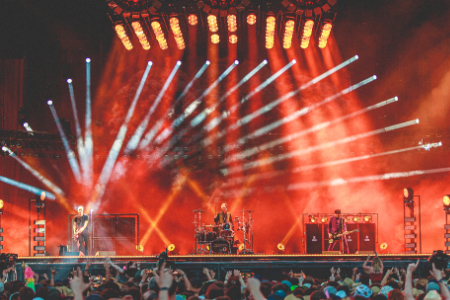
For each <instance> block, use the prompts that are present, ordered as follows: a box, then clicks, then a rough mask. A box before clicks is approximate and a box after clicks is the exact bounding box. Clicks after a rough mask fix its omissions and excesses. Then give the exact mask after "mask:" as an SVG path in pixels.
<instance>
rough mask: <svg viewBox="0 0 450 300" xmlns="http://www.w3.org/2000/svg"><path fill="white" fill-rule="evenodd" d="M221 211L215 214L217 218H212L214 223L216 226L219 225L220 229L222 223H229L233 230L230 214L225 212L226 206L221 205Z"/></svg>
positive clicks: (224, 204)
mask: <svg viewBox="0 0 450 300" xmlns="http://www.w3.org/2000/svg"><path fill="white" fill-rule="evenodd" d="M220 208H221V209H222V211H221V212H220V213H218V214H217V216H216V217H215V218H214V222H216V225H219V226H220V227H221V226H223V224H224V223H230V225H231V228H232V229H234V225H233V218H232V217H231V213H230V212H227V204H226V203H222V205H221V206H220Z"/></svg>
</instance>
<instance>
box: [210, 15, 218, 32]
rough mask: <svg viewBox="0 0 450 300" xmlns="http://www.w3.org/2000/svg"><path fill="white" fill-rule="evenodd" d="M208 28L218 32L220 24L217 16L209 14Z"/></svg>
mask: <svg viewBox="0 0 450 300" xmlns="http://www.w3.org/2000/svg"><path fill="white" fill-rule="evenodd" d="M208 28H209V31H211V32H217V31H218V30H219V26H218V25H217V17H216V16H213V15H209V16H208Z"/></svg>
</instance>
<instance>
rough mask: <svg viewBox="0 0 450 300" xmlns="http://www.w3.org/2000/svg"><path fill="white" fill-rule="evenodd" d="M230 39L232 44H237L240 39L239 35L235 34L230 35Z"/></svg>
mask: <svg viewBox="0 0 450 300" xmlns="http://www.w3.org/2000/svg"><path fill="white" fill-rule="evenodd" d="M228 40H229V41H230V43H231V44H236V43H237V41H238V37H237V35H235V34H232V35H230V37H229V38H228Z"/></svg>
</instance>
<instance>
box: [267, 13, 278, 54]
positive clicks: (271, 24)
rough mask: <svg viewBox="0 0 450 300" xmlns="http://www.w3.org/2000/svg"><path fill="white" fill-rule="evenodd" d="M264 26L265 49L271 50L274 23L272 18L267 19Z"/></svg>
mask: <svg viewBox="0 0 450 300" xmlns="http://www.w3.org/2000/svg"><path fill="white" fill-rule="evenodd" d="M266 21H267V24H266V48H267V49H272V48H273V45H274V40H275V22H276V19H275V17H274V16H270V17H267V20H266Z"/></svg>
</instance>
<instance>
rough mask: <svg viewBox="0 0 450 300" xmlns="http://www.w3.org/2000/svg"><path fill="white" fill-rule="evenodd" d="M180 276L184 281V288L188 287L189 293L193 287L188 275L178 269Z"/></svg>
mask: <svg viewBox="0 0 450 300" xmlns="http://www.w3.org/2000/svg"><path fill="white" fill-rule="evenodd" d="M177 272H178V274H180V276H181V277H180V279H182V280H183V281H184V286H185V287H186V290H187V291H192V285H191V282H190V281H189V279H188V278H187V276H186V273H184V271H183V270H181V269H177Z"/></svg>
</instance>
